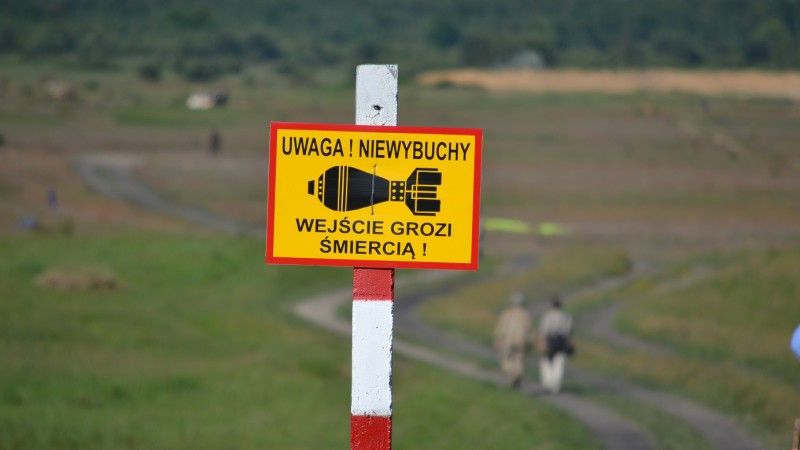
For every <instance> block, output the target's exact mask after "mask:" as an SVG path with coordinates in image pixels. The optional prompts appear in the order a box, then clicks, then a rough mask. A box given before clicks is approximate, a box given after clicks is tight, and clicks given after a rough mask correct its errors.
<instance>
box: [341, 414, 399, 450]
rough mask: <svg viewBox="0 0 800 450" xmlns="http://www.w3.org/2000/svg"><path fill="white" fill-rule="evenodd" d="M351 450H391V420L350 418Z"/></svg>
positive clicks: (361, 417) (367, 417) (368, 417)
mask: <svg viewBox="0 0 800 450" xmlns="http://www.w3.org/2000/svg"><path fill="white" fill-rule="evenodd" d="M350 448H351V449H352V450H391V448H392V418H391V417H375V416H353V417H351V418H350Z"/></svg>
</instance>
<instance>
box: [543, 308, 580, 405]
mask: <svg viewBox="0 0 800 450" xmlns="http://www.w3.org/2000/svg"><path fill="white" fill-rule="evenodd" d="M571 335H572V317H570V315H569V314H567V313H566V312H565V311H564V310H563V307H562V305H561V299H560V298H559V297H558V296H556V297H554V298H553V301H552V303H551V306H550V309H548V310H547V312H545V313H544V315H543V316H542V319H541V321H540V322H539V330H538V342H539V343H540V345H539V347H540V348H539V350H540V351H541V352H542V355H541V357H540V359H539V379H540V382H541V383H542V386H543V387H544V388H545V389H546V390H547V391H549V392H551V393H557V392H559V391H560V390H561V384H562V382H563V380H564V367H565V365H566V363H567V357H568V356H569V355H571V354H572V352H573V351H574V348H573V347H572V343H571V341H570V336H571Z"/></svg>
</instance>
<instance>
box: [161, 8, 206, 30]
mask: <svg viewBox="0 0 800 450" xmlns="http://www.w3.org/2000/svg"><path fill="white" fill-rule="evenodd" d="M167 19H168V20H169V21H170V22H171V23H172V24H173V25H175V26H177V27H179V28H197V27H204V26H207V25H210V24H211V22H212V19H213V16H212V14H211V10H210V9H208V8H207V7H205V6H202V5H194V6H189V5H179V6H175V7H173V8H172V9H170V10H169V12H167Z"/></svg>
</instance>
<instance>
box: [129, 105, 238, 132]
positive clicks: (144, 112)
mask: <svg viewBox="0 0 800 450" xmlns="http://www.w3.org/2000/svg"><path fill="white" fill-rule="evenodd" d="M114 119H115V120H116V121H117V123H119V124H121V125H131V126H141V127H166V128H187V127H203V128H207V127H221V126H231V125H234V124H236V123H237V122H239V121H240V118H239V117H238V115H237V114H236V112H232V111H230V110H229V109H227V108H225V107H222V108H217V109H212V110H209V111H190V110H189V109H187V108H186V107H184V106H183V105H180V106H173V107H166V108H162V107H147V106H139V107H132V108H128V109H123V110H120V111H117V112H116V113H115V114H114Z"/></svg>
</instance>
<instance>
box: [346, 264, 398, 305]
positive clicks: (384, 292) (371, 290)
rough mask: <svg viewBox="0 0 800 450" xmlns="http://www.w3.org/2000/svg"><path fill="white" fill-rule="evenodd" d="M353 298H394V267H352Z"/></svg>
mask: <svg viewBox="0 0 800 450" xmlns="http://www.w3.org/2000/svg"><path fill="white" fill-rule="evenodd" d="M353 300H394V269H366V268H359V267H356V268H355V269H353Z"/></svg>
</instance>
